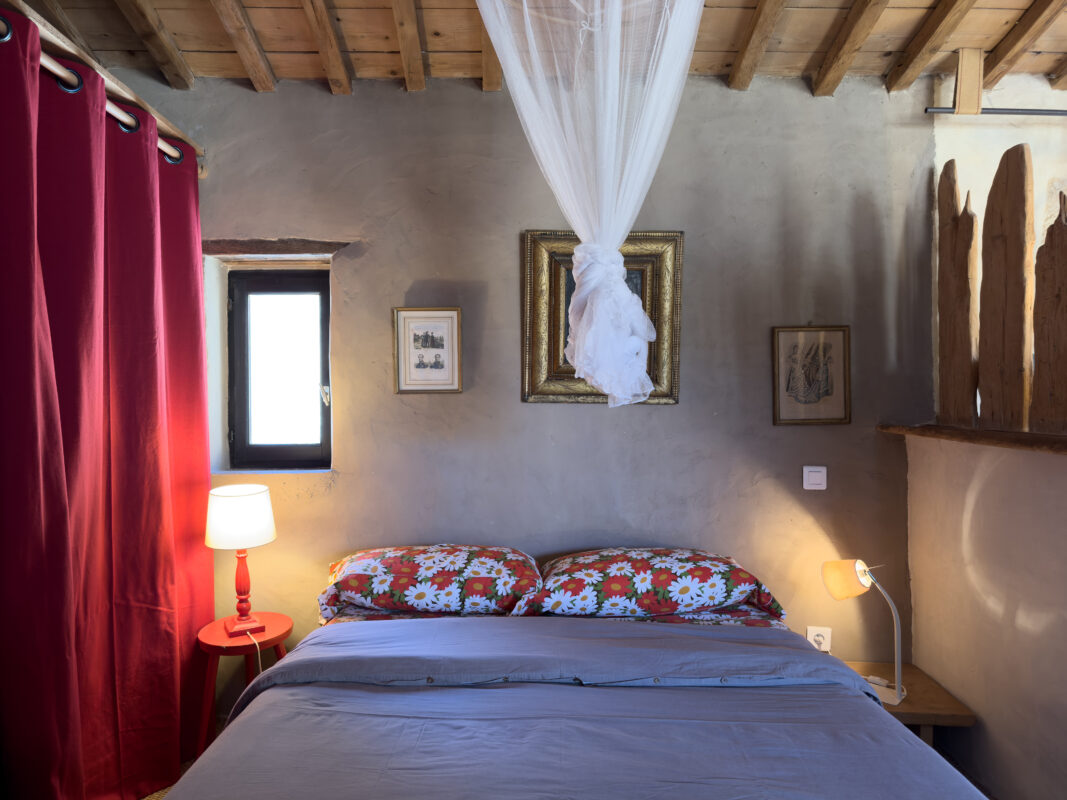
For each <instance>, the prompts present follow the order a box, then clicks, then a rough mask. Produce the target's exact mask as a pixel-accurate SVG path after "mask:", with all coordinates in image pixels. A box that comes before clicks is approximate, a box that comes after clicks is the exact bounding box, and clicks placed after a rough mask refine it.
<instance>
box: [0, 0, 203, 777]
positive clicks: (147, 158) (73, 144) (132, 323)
mask: <svg viewBox="0 0 1067 800" xmlns="http://www.w3.org/2000/svg"><path fill="white" fill-rule="evenodd" d="M0 14H3V16H4V18H5V19H6V20H7V22H8V27H9V28H10V29H11V36H10V38H8V39H7V40H6V41H2V42H0V98H3V100H2V105H3V109H2V112H0V153H2V154H3V156H2V158H0V181H2V182H3V186H4V188H3V190H2V191H0V269H2V271H3V279H2V281H3V282H2V283H0V286H2V288H0V380H2V381H3V387H2V388H0V536H2V548H3V549H2V551H0V603H2V607H3V609H4V618H5V620H6V625H5V628H6V630H5V634H6V636H7V637H8V638H7V642H8V652H7V653H6V654H5V655H4V657H3V658H2V659H0V663H2V664H3V666H2V667H0V697H2V714H0V737H2V738H0V791H3V790H6V791H3V793H4V796H16V797H35V798H37V797H41V798H46V797H62V798H82V797H85V798H104V797H109V798H110V797H115V798H139V797H143V796H144V795H146V794H149V793H151V792H153V791H155V790H157V789H159V788H162V787H163V786H166V785H168V784H170V783H172V782H173V781H174V780H176V779H177V777H178V767H179V764H180V762H181V760H183V759H185V758H189V757H192V754H193V748H194V745H195V738H196V729H197V725H198V722H199V720H198V712H199V706H198V699H199V698H200V695H201V687H202V683H201V682H202V681H203V673H204V667H205V665H204V663H203V657H202V654H200V653H199V650H198V648H197V646H196V631H197V629H198V628H199V627H200V626H201V625H204V624H205V623H207V622H209V621H210V620H211V618H212V616H213V606H214V600H213V597H212V557H211V552H210V551H209V550H208V549H207V548H206V547H205V546H204V544H203V526H204V514H205V509H206V503H207V492H208V489H209V468H208V444H207V406H206V388H205V362H204V312H203V297H202V272H201V263H200V262H201V258H200V229H199V219H198V215H197V176H196V159H195V157H194V155H193V154H192V153H191V152H190V148H189V146H188V145H184V144H181V143H177V142H175V143H174V144H175V146H177V147H179V148H180V149H182V150H183V152H185V153H186V154H187V155H186V157H185V158H184V159H183V160H182V161H181V163H178V164H172V163H169V162H168V161H167V160H166V159H165V158H164V156H163V154H162V153H160V151H159V150H158V149H157V148H156V136H157V133H156V124H155V120H154V119H153V118H152V116H151V115H149V114H146V113H144V112H143V111H140V110H139V109H135V108H127V109H126V110H127V111H129V112H130V113H131V114H133V115H134V116H136V117H137V119H138V121H139V123H140V127H139V128H138V129H137V130H134V131H129V132H127V131H124V130H122V129H121V128H120V127H119V126H118V124H117V123H116V122H115V120H113V119H112V118H110V117H107V116H106V115H105V112H104V104H105V99H106V98H105V96H104V87H103V81H102V80H101V78H100V77H99V76H98V75H96V74H95V73H94V72H92V71H91V70H89V69H87V68H85V67H83V66H81V65H78V64H76V63H73V62H64V63H65V65H66V66H67V67H69V68H72V69H75V70H76V71H77V72H78V73H79V74H80V75H81V77H82V80H83V86H82V88H81V89H80V90H79V91H77V92H76V93H70V92H67V91H65V90H64V89H63V88H62V87H61V86H60V84H59V83H58V82H57V81H55V80H54V79H53V78H52V77H51V76H50V75H49V74H48V73H44V72H42V71H41V68H40V66H39V59H40V45H39V41H38V33H37V28H36V27H35V26H34V25H33V24H32V23H30V22H29V21H28V20H26V19H25V18H24V17H22V16H20V15H18V14H16V13H14V12H10V11H7V10H0ZM0 35H2V34H0Z"/></svg>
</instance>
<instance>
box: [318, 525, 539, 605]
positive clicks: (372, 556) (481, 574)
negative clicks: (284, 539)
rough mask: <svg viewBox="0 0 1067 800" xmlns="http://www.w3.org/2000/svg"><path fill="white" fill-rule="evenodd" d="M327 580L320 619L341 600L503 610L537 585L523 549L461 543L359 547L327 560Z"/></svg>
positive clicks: (534, 565) (536, 589) (344, 602)
mask: <svg viewBox="0 0 1067 800" xmlns="http://www.w3.org/2000/svg"><path fill="white" fill-rule="evenodd" d="M329 581H330V583H329V585H328V586H327V587H326V588H325V589H324V590H323V591H322V594H320V595H319V616H320V618H321V620H322V621H323V622H328V621H329V620H330V619H332V618H333V617H334V616H336V615H337V614H338V613H339V612H340V611H341V610H342V609H343V608H345V607H346V606H355V607H357V608H369V609H376V610H379V611H432V612H441V613H452V614H461V613H462V614H508V613H510V612H511V611H512V609H514V608H515V605H516V604H517V603H518V602H519V600H520V599H522V598H523V597H524V596H525V595H526V594H530V593H536V592H539V591H540V590H541V588H542V583H541V575H540V573H539V572H538V571H537V563H536V562H535V561H534V560H533V559H532V558H530V556H528V555H526V554H525V553H523V552H522V551H520V550H514V549H512V548H510V547H479V546H476V545H463V544H437V545H433V546H416V547H388V548H379V549H377V550H360V551H359V552H357V553H353V554H352V555H350V556H347V557H346V558H343V559H341V560H340V561H338V562H336V563H335V564H331V565H330V578H329Z"/></svg>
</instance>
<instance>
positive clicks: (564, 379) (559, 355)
mask: <svg viewBox="0 0 1067 800" xmlns="http://www.w3.org/2000/svg"><path fill="white" fill-rule="evenodd" d="M682 243H683V234H682V233H681V232H680V231H635V232H634V233H631V234H630V235H629V236H628V237H627V238H626V241H625V242H624V243H623V246H622V247H621V248H620V250H621V252H622V256H623V266H625V268H626V285H627V286H629V287H630V291H632V292H633V293H634V294H636V295H637V296H638V297H639V298H641V305H642V307H643V308H644V310H645V313H646V314H648V316H649V319H651V320H652V325H653V326H654V327H655V329H656V341H654V342H650V343H649V345H648V376H649V378H651V379H652V384H653V389H652V393H651V394H650V395H649V398H648V399H647V400H646V401H645V403H647V404H652V405H664V404H674V403H677V402H678V352H679V346H680V342H681V325H682ZM578 244H579V241H578V237H577V236H575V234H574V232H573V231H523V234H522V401H523V402H524V403H606V402H607V401H608V398H607V395H605V394H603V393H601V392H598V391H597V390H596V389H594V388H593V387H592V386H590V385H589V384H588V383H586V382H585V381H584V380H582V379H580V378H577V377H575V375H574V367H573V366H572V365H571V364H570V363H569V362H568V361H567V359H566V357H565V356H564V355H563V350H564V348H565V347H566V345H567V334H568V333H569V327H570V320H569V319H568V313H567V312H568V310H569V308H570V301H571V295H572V294H573V293H574V276H573V275H572V273H571V269H572V266H573V264H572V260H573V258H574V248H575V247H577V246H578Z"/></svg>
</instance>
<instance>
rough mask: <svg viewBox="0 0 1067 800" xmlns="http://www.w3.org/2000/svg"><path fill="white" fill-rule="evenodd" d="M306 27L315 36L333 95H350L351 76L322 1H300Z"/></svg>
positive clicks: (334, 29)
mask: <svg viewBox="0 0 1067 800" xmlns="http://www.w3.org/2000/svg"><path fill="white" fill-rule="evenodd" d="M301 1H302V2H303V4H304V13H305V14H306V15H307V18H308V25H309V26H310V27H311V31H312V33H314V34H315V41H316V42H317V43H318V47H319V54H320V55H321V56H322V65H323V67H324V68H325V69H326V81H327V82H328V83H329V84H330V91H331V92H333V93H334V94H352V76H351V75H349V73H348V67H347V66H346V65H345V62H346V59H345V58H344V57H343V56H342V55H341V43H340V40H339V39H338V37H337V28H335V27H334V24H333V19H332V17H331V14H330V12H329V10H328V9H327V8H326V3H325V2H324V0H301Z"/></svg>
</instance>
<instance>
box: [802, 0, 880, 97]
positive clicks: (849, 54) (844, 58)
mask: <svg viewBox="0 0 1067 800" xmlns="http://www.w3.org/2000/svg"><path fill="white" fill-rule="evenodd" d="M888 5H889V0H855V2H854V3H853V4H852V8H851V9H850V10H849V12H848V16H847V17H846V18H845V24H844V25H842V26H841V30H840V31H838V33H837V38H835V39H834V42H833V44H831V45H830V49H829V50H828V51H827V52H826V58H825V59H823V62H822V66H821V67H820V68H819V74H818V75H817V76H816V77H815V81H814V83H813V84H812V94H814V95H815V96H816V97H826V96H829V95H832V94H833V93H834V92H835V91H837V87H838V86H840V85H841V80H842V79H843V78H844V77H845V73H847V72H848V70H849V67H851V66H852V61H853V60H854V59H855V58H856V53H858V52H859V51H860V48H861V47H863V43H864V42H865V41H867V37H868V36H870V35H871V30H873V28H874V26H875V25H877V24H878V20H879V18H880V17H881V16H882V12H883V11H885V9H886V6H888Z"/></svg>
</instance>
